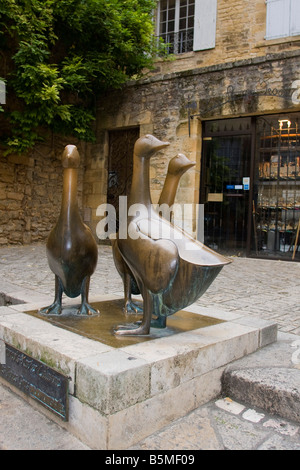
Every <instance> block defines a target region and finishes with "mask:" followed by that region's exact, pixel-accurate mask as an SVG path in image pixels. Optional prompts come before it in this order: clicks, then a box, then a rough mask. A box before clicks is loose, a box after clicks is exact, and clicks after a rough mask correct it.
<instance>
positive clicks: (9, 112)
mask: <svg viewBox="0 0 300 470" xmlns="http://www.w3.org/2000/svg"><path fill="white" fill-rule="evenodd" d="M155 4H156V2H155V1H153V0H0V61H1V62H0V76H1V77H2V79H5V81H6V90H7V100H6V105H5V106H3V105H2V111H3V110H4V112H2V113H1V114H0V116H1V118H3V117H4V118H5V120H6V124H8V125H6V127H5V126H4V127H5V128H6V129H8V131H7V135H6V136H5V141H6V145H7V147H8V149H9V150H11V151H21V152H22V151H24V150H27V149H29V148H31V147H32V146H33V145H34V144H35V143H36V142H37V141H38V140H39V139H41V135H42V132H41V129H45V128H46V129H49V130H51V131H52V132H58V133H62V134H72V135H74V136H75V137H78V138H79V139H81V140H86V141H92V140H93V139H94V133H93V121H94V119H95V104H96V101H97V99H98V98H99V97H100V96H101V94H102V93H105V92H106V91H107V90H108V89H111V88H114V89H115V88H118V87H121V86H122V85H123V84H124V83H125V82H126V80H128V79H130V78H134V77H139V76H141V74H142V71H143V70H144V69H145V68H147V67H148V68H149V67H151V65H152V63H153V57H154V55H155V54H156V53H157V47H158V46H157V43H156V41H155V39H154V35H153V21H152V12H153V9H154V7H155ZM2 137H3V136H2Z"/></svg>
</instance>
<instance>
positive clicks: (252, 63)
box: [0, 0, 300, 259]
mask: <svg viewBox="0 0 300 470" xmlns="http://www.w3.org/2000/svg"><path fill="white" fill-rule="evenodd" d="M181 1H182V3H180V2H181ZM186 4H187V6H189V8H190V10H189V11H191V12H192V14H193V16H194V26H193V28H192V29H193V33H194V46H193V47H192V48H190V49H191V50H189V51H187V52H183V53H179V54H177V53H176V54H175V55H174V56H172V57H169V58H168V59H167V60H165V59H159V60H158V61H157V62H156V64H155V69H154V70H153V71H149V72H148V73H146V75H145V76H144V77H143V78H142V79H140V80H137V81H132V82H130V83H128V84H127V85H126V86H125V87H124V88H123V89H122V90H118V91H114V92H111V93H110V94H108V95H106V96H105V97H103V98H102V99H101V100H100V101H99V103H98V109H97V142H96V144H95V145H81V147H80V150H81V154H82V168H81V180H80V181H81V186H80V193H79V199H80V206H81V207H82V211H83V215H84V219H85V221H86V223H88V224H89V225H90V226H91V228H92V230H93V232H94V233H95V236H96V237H97V238H98V239H101V238H103V237H105V235H106V234H105V233H104V234H103V233H102V232H101V230H102V229H103V225H102V226H101V230H100V229H99V222H100V221H101V218H102V217H103V207H104V206H103V204H105V203H112V202H113V204H114V205H117V201H118V197H119V196H121V195H126V194H128V190H129V187H130V178H131V174H132V148H133V143H134V141H135V140H136V138H137V137H138V136H140V135H144V134H147V133H150V134H153V135H155V136H157V137H158V138H160V139H164V140H168V141H169V142H170V146H169V147H168V148H167V149H165V150H164V151H163V152H160V153H159V154H157V156H156V157H154V158H153V159H152V161H151V171H150V187H151V194H152V198H153V202H154V203H156V202H157V201H158V199H159V195H160V193H161V190H162V187H163V184H164V180H165V176H166V172H167V167H168V162H169V160H170V159H171V158H172V157H173V156H175V155H176V154H177V153H184V154H185V155H186V156H187V157H188V158H189V159H190V160H192V161H195V162H196V166H195V167H194V169H192V170H189V171H188V172H187V173H186V174H185V175H184V176H183V178H182V179H181V182H180V186H179V189H178V192H177V198H176V202H177V203H179V204H181V205H184V207H187V208H188V211H187V212H186V213H185V212H184V227H185V228H186V229H188V230H189V231H190V232H191V233H193V235H194V236H198V237H200V238H203V237H204V238H205V240H204V241H206V239H207V241H208V242H209V244H210V245H211V246H213V247H215V248H222V249H225V250H229V251H230V250H233V249H236V250H237V252H238V253H240V252H241V253H247V254H250V253H252V252H255V254H256V255H257V254H265V253H267V252H268V253H269V255H272V254H273V255H274V256H275V257H277V256H278V254H280V252H281V253H283V254H284V255H285V256H287V257H291V256H292V252H293V240H292V238H293V237H294V238H295V234H296V228H297V223H298V219H299V215H298V214H299V212H297V210H298V205H297V204H298V196H300V193H299V186H298V185H299V181H298V173H299V171H298V160H297V157H298V147H299V136H298V127H297V126H298V113H300V74H299V69H300V67H299V66H300V27H299V21H298V22H297V20H294V19H293V18H297V13H299V11H298V10H299V7H298V6H297V2H294V1H293V0H276V1H275V0H268V1H267V2H265V0H165V1H160V2H158V7H159V8H160V10H159V8H158V11H163V9H165V10H168V13H169V15H170V14H171V10H172V9H173V10H174V12H176V11H177V10H178V9H179V10H180V7H181V6H182V5H186ZM293 9H295V11H293ZM179 10H178V11H179ZM287 10H288V11H287ZM197 15H199V17H197ZM177 16H178V15H177ZM299 16H300V15H298V17H299ZM169 17H170V16H169ZM160 19H161V18H157V24H159V21H160ZM281 20H282V21H281ZM201 28H203V29H202V30H203V33H202V36H201V34H200V33H199V31H200V30H201ZM198 30H199V31H198ZM202 30H201V31H202ZM159 34H160V30H159V28H158V35H159ZM200 36H201V37H202V39H201V38H200V39H199V37H200ZM170 37H171V36H170ZM196 37H197V41H196V40H195V38H196ZM201 41H202V42H201ZM195 42H197V47H196V46H195ZM263 123H265V124H263ZM288 123H290V124H288ZM280 126H281V128H280ZM288 126H290V127H288ZM275 128H276V129H275ZM292 129H294V130H293V132H292ZM283 131H284V132H283ZM274 133H275V134H276V136H278V133H280V139H278V138H277V137H276V138H277V140H276V138H275V137H274V138H273V140H272V139H271V140H272V143H271V144H270V145H269V143H270V141H269V140H268V137H270V136H269V135H268V134H270V135H274ZM292 134H293V135H294V137H293V142H292V143H291V142H290V140H289V142H288V147H289V149H288V153H289V155H290V156H287V151H286V144H287V137H283V136H284V135H285V136H287V135H288V136H289V137H288V138H290V135H292ZM67 143H73V142H67ZM266 143H268V146H269V147H270V146H271V147H272V149H271V150H270V151H269V154H268V152H267V150H266V149H267V147H266V146H265V150H264V151H262V150H261V146H262V144H263V145H267V144H266ZM60 144H61V143H60V142H59V143H57V141H56V140H55V145H54V144H53V143H52V147H51V148H46V147H44V148H42V149H36V150H35V151H34V152H33V153H32V154H31V155H29V156H26V157H23V158H22V159H21V160H17V157H15V156H10V157H7V159H6V160H2V161H4V167H3V168H4V170H3V172H2V170H1V175H0V210H1V214H2V215H1V227H0V230H1V233H0V243H17V242H21V243H25V242H30V241H35V240H39V239H43V238H45V237H46V235H47V233H48V231H49V230H50V228H51V225H52V223H53V221H54V220H55V217H56V216H57V211H58V208H59V204H60V202H59V201H60V194H59V193H60V185H61V181H60V170H58V168H59V154H60V152H61V149H62V145H60ZM278 146H279V147H280V149H282V152H283V153H282V155H281V154H280V155H278ZM269 147H268V148H269ZM275 147H276V148H277V154H276V151H275V150H276V149H275ZM218 149H219V150H218ZM220 149H221V150H220ZM51 152H52V153H51ZM220 152H221V153H220ZM222 152H223V153H224V152H225V153H224V154H223V153H222ZM270 152H271V153H270ZM291 152H292V153H291ZM279 153H281V150H280V152H279ZM41 154H48V155H50V158H48V159H43V157H42V156H41ZM273 154H274V155H273ZM275 154H276V155H277V157H278V158H277V163H278V164H277V170H278V171H277V178H273V179H272V178H271V179H272V181H269V182H270V183H271V185H269V187H267V186H266V184H267V183H266V182H263V181H262V177H261V175H262V172H263V171H269V175H270V174H271V167H272V165H273V166H274V164H275V163H276V162H275V160H276V158H275V157H276V155H275ZM299 155H300V149H299ZM216 160H218V170H216V168H217V167H216V168H213V164H215V162H216ZM225 160H226V162H225ZM233 161H236V162H238V163H239V165H240V166H242V167H243V168H244V169H243V170H239V169H238V168H237V167H235V166H234V165H237V163H235V164H234V165H233V163H232V162H233ZM224 162H225V163H224ZM1 164H2V163H1ZM216 171H217V173H216ZM220 171H222V172H223V173H222V174H223V176H222V178H223V180H222V187H217V186H218V185H217V181H219V179H220ZM284 171H285V172H287V175H289V176H287V179H288V182H287V184H286V185H284V183H283V180H282V174H283V172H284ZM229 173H230V175H229ZM237 173H239V174H238V175H237ZM224 174H225V175H226V174H227V180H226V178H225V179H224ZM234 175H235V177H234ZM229 176H230V177H229ZM299 176H300V174H299ZM265 179H268V180H270V176H269V177H268V178H265ZM25 181H26V184H25ZM291 184H292V186H291ZM264 185H265V186H264ZM241 186H242V189H238V188H239V187H241ZM281 186H282V191H283V192H281V194H280V195H279V193H274V187H277V188H278V187H281ZM245 188H246V189H245ZM272 188H273V189H272ZM272 191H273V192H272ZM271 193H272V194H271ZM273 193H274V194H273ZM266 194H269V201H266ZM270 194H271V196H272V197H273V200H271V199H272V197H271V196H270ZM274 197H275V198H277V203H276V204H277V206H276V211H275V212H274V213H272V214H271V215H270V210H271V206H272V204H273V202H274ZM282 197H284V198H285V206H284V204H281V205H280V204H279V199H280V198H282ZM293 198H294V199H293ZM288 199H289V201H290V200H291V199H293V204H292V203H290V202H289V205H288V203H287V200H288ZM271 203H272V204H271ZM199 204H200V206H199ZM273 205H274V204H273ZM99 206H101V207H102V210H99ZM202 207H204V210H202ZM272 207H273V206H272ZM299 207H300V201H299ZM8 208H9V209H8ZM229 208H231V209H232V211H231V212H230V211H229ZM291 208H292V209H291ZM116 210H117V207H116ZM284 210H285V219H286V220H285V227H283V220H282V218H283V215H282V214H283V211H284ZM291 210H292V213H291V212H290V211H291ZM9 212H10V215H8V213H9ZM241 212H243V215H242V216H241ZM291 214H292V215H291ZM181 215H182V213H180V216H181ZM287 215H288V216H287ZM2 217H4V219H2ZM273 219H274V220H273ZM279 219H280V224H279ZM230 221H231V222H230ZM274 221H275V225H276V227H275V229H273V225H274V224H273V222H274ZM239 224H241V225H242V228H239V227H238V228H237V231H235V232H234V229H233V228H232V227H233V225H235V226H236V227H237V226H238V225H239ZM8 227H10V229H11V230H8ZM287 228H288V229H289V230H290V232H289V237H286V235H284V236H285V239H284V240H283V238H282V233H283V232H286V233H287ZM215 229H216V236H215V237H212V239H209V236H210V234H211V232H212V230H215ZM225 229H226V230H225ZM272 230H273V231H274V230H275V232H274V233H273V232H272V233H271V231H272ZM13 233H15V234H14V235H13ZM272 237H273V238H272ZM274 237H275V238H274ZM273 239H274V240H273ZM273 241H274V244H273ZM219 242H221V243H219ZM281 245H284V247H285V248H284V249H283V251H282V250H281V248H280V247H281ZM272 246H273V248H274V246H275V250H274V249H273V248H272ZM268 247H270V250H269V251H268V250H267V248H268ZM271 248H272V249H271ZM277 248H278V250H277ZM280 250H281V251H280ZM297 256H299V255H298V252H297V253H296V255H295V259H297Z"/></svg>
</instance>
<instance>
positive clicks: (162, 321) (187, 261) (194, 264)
mask: <svg viewBox="0 0 300 470" xmlns="http://www.w3.org/2000/svg"><path fill="white" fill-rule="evenodd" d="M167 145H169V143H168V142H162V141H160V140H159V139H157V138H156V137H154V136H152V135H146V136H144V137H141V138H139V139H138V140H137V141H136V143H135V145H134V154H133V176H132V184H131V190H130V195H129V208H130V207H136V208H137V210H136V213H135V214H134V215H130V216H128V218H127V233H128V236H127V238H125V237H124V238H118V236H117V238H116V240H115V243H114V245H115V249H116V250H118V252H119V254H120V255H121V257H122V260H123V263H124V266H125V270H126V273H129V275H130V276H131V277H133V278H134V279H135V281H136V283H137V286H138V289H139V291H140V293H141V295H142V298H143V317H142V321H141V323H140V325H138V326H134V327H132V326H129V327H126V326H120V327H118V328H117V329H116V330H115V334H116V335H118V336H121V335H148V334H149V332H150V326H151V321H152V324H153V320H152V317H153V315H154V316H156V322H157V326H160V327H165V326H166V317H167V316H169V315H172V314H174V313H176V312H177V311H179V310H181V309H182V308H185V307H187V306H188V305H190V304H192V303H194V302H195V301H196V300H197V299H198V298H199V297H200V296H201V295H202V294H203V293H204V292H205V291H206V290H207V288H208V287H209V286H210V284H211V283H212V281H213V280H214V279H215V277H216V276H217V275H218V273H219V272H220V271H221V269H222V267H223V266H224V265H226V264H228V263H230V260H229V259H227V258H225V257H223V256H221V255H220V254H218V253H216V252H214V251H213V250H211V249H209V248H208V247H206V246H205V245H204V244H202V243H200V242H199V241H197V240H194V239H193V238H192V237H191V236H190V235H189V234H187V233H186V232H184V231H183V230H181V229H178V228H176V227H175V226H174V225H173V224H171V223H170V222H169V221H168V220H166V219H164V218H163V217H160V215H159V214H158V213H157V212H156V211H155V210H154V208H153V206H152V201H151V195H150V184H149V169H150V158H151V157H152V156H153V155H154V154H155V153H156V152H157V151H159V150H161V149H163V148H165V147H166V146H167Z"/></svg>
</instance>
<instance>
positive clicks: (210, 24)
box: [193, 0, 217, 51]
mask: <svg viewBox="0 0 300 470" xmlns="http://www.w3.org/2000/svg"><path fill="white" fill-rule="evenodd" d="M216 22H217V0H195V20H194V45H193V50H194V51H203V50H205V49H212V48H213V47H215V45H216Z"/></svg>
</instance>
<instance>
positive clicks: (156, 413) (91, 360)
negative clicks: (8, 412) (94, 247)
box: [0, 295, 277, 450]
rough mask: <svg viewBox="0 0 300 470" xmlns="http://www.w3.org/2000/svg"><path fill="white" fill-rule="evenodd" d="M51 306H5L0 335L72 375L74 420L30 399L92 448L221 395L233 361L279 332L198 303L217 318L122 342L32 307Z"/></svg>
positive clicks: (134, 436)
mask: <svg viewBox="0 0 300 470" xmlns="http://www.w3.org/2000/svg"><path fill="white" fill-rule="evenodd" d="M117 298H118V297H117V296H115V295H110V296H102V297H101V298H97V299H91V301H96V300H97V301H99V302H101V301H109V300H116V299H117ZM44 306H45V302H43V304H42V305H41V304H37V303H35V304H22V305H11V306H9V307H7V306H6V307H4V306H3V307H0V339H1V340H3V341H5V342H6V343H8V344H11V345H12V346H14V347H15V348H18V349H20V350H21V351H24V352H26V354H28V355H30V356H32V357H34V358H35V359H38V360H40V361H42V362H44V363H45V364H47V365H48V366H50V367H52V368H54V369H55V370H57V371H59V372H60V373H62V374H64V375H66V376H67V377H69V420H68V422H63V421H60V420H59V418H57V417H55V416H54V415H53V414H52V413H51V412H49V411H47V410H45V409H43V408H42V407H40V405H38V404H37V403H36V402H34V401H33V400H32V399H29V400H30V402H31V403H32V405H33V406H36V407H38V408H39V409H40V411H43V412H45V413H46V414H47V415H48V417H50V418H52V419H53V420H55V421H57V422H58V423H59V424H60V425H61V426H63V427H65V428H66V429H67V430H68V431H69V432H71V433H73V434H74V435H75V436H76V437H78V438H79V439H80V440H81V441H82V442H84V443H85V444H87V445H88V446H89V447H91V448H92V449H115V450H122V449H126V448H128V447H130V446H133V445H134V444H136V443H137V442H139V441H140V440H142V439H144V438H145V437H147V436H149V435H151V434H152V433H154V432H156V431H158V430H159V429H161V428H162V427H164V426H166V425H168V424H170V423H171V422H172V421H174V420H176V419H178V418H180V417H182V416H185V415H186V414H187V413H189V412H190V411H192V410H194V409H195V408H197V407H198V406H200V405H202V404H204V403H207V402H208V401H210V400H211V399H213V398H216V397H217V396H218V395H219V394H220V392H221V376H222V373H223V371H224V369H225V367H226V366H227V365H228V364H229V363H230V362H232V361H234V360H236V359H239V358H242V357H243V356H245V355H247V354H251V353H253V352H254V351H257V350H258V349H259V348H261V347H263V346H265V345H267V344H270V343H272V342H274V341H276V337H277V326H276V324H274V323H271V322H266V321H262V320H259V319H255V318H253V317H246V316H244V315H243V314H242V313H239V312H225V311H221V310H218V309H213V308H204V307H199V306H197V305H196V304H194V305H192V306H189V307H188V308H187V309H186V311H188V312H189V313H192V314H196V315H202V316H204V317H206V318H207V317H209V318H211V319H212V320H213V321H211V322H208V323H206V324H205V323H204V325H203V326H202V327H200V328H198V327H196V329H187V330H185V331H181V332H174V334H170V335H163V334H162V336H160V335H159V334H158V333H157V332H156V333H155V334H154V336H153V337H152V338H151V339H150V340H147V341H136V342H133V343H132V344H128V343H126V342H124V345H123V344H122V338H118V339H117V340H116V341H118V344H117V347H116V345H112V344H113V343H111V344H105V343H104V342H101V340H95V339H91V338H90V337H86V336H83V335H82V334H79V332H78V331H76V332H74V331H70V330H68V329H65V328H63V327H61V326H57V325H56V324H52V323H51V322H49V321H45V320H43V319H41V318H37V317H36V316H34V315H32V314H31V315H29V314H28V313H25V312H28V311H31V312H32V311H33V310H36V309H38V308H41V307H44Z"/></svg>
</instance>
